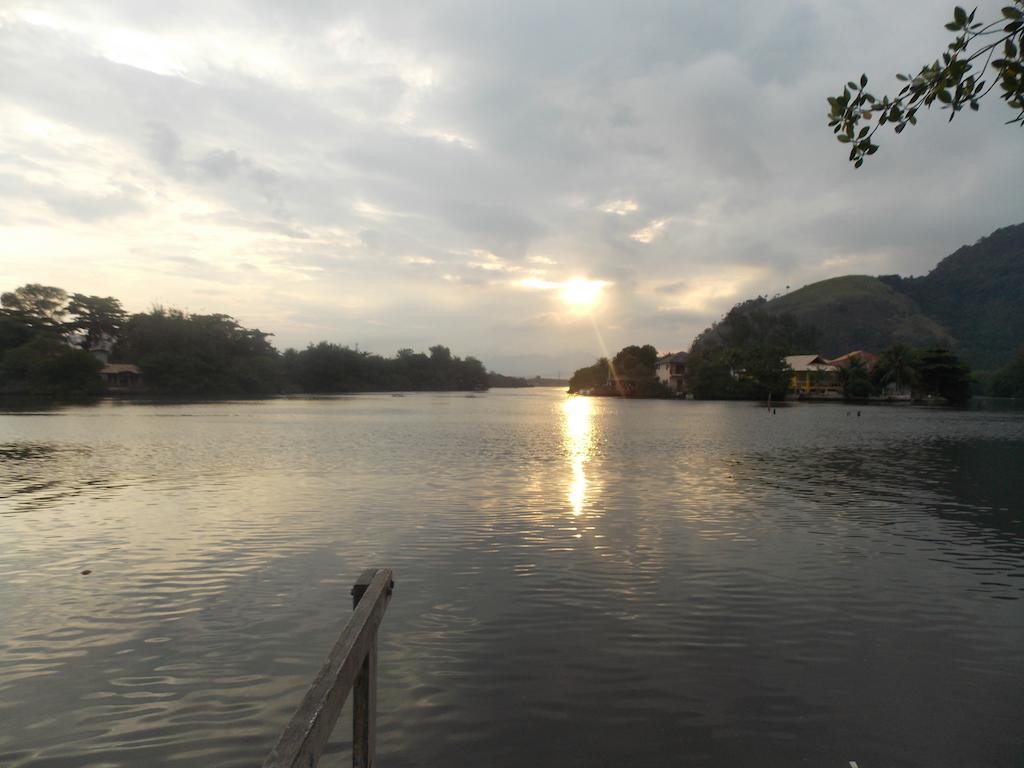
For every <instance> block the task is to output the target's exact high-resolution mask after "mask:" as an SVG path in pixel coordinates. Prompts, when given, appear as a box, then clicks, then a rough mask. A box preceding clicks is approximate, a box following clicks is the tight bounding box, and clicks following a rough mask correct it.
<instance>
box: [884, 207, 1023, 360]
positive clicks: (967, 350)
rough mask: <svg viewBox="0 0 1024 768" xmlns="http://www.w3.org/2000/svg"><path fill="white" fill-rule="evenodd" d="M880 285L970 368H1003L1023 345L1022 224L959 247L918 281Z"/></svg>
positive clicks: (890, 277) (892, 279)
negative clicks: (911, 304) (941, 331)
mask: <svg viewBox="0 0 1024 768" xmlns="http://www.w3.org/2000/svg"><path fill="white" fill-rule="evenodd" d="M881 280H882V281H883V282H885V283H886V284H887V285H889V286H891V287H892V288H894V289H895V290H897V291H899V292H900V293H902V294H904V295H905V296H908V297H909V298H911V299H913V300H914V301H915V302H917V304H918V306H920V307H921V309H922V310H923V311H924V312H925V313H926V314H927V315H928V316H929V317H931V318H934V319H935V320H936V321H937V322H939V323H941V324H942V325H943V326H945V327H946V328H948V329H949V331H950V333H951V334H952V335H953V337H954V338H955V339H956V345H955V347H954V348H955V350H956V351H957V352H958V353H959V355H960V356H961V357H963V358H964V360H966V361H967V362H969V363H970V364H971V365H973V366H975V367H976V368H979V369H986V368H997V367H999V366H1001V365H1005V364H1006V363H1007V362H1009V361H1010V359H1011V358H1012V357H1013V354H1014V353H1015V352H1016V351H1017V350H1018V349H1019V348H1020V347H1021V346H1022V345H1024V224H1017V225H1016V226H1013V227H1004V228H1003V229H997V230H996V231H995V232H993V233H992V234H991V235H989V236H988V237H983V238H982V239H981V240H979V241H978V242H977V243H975V244H974V245H965V246H963V247H962V248H960V249H958V250H957V251H955V252H954V253H953V254H951V255H949V256H947V257H946V258H944V259H943V260H942V261H940V262H939V263H938V264H937V265H936V267H935V269H933V270H932V271H931V272H929V273H928V274H927V275H925V276H924V277H910V278H901V277H898V276H896V275H885V276H883V277H882V278H881Z"/></svg>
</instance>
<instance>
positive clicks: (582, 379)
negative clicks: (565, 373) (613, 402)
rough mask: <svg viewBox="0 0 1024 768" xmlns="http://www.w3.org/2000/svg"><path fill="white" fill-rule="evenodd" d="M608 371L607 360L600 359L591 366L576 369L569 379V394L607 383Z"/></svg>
mask: <svg viewBox="0 0 1024 768" xmlns="http://www.w3.org/2000/svg"><path fill="white" fill-rule="evenodd" d="M609 371H610V367H609V363H608V358H607V357H602V358H601V359H599V360H598V361H597V362H596V363H594V364H593V365H590V366H587V367H585V368H580V369H578V370H577V371H576V372H575V373H573V375H572V378H570V379H569V392H582V391H583V390H585V389H596V388H598V387H603V386H604V385H605V384H607V383H608V374H609Z"/></svg>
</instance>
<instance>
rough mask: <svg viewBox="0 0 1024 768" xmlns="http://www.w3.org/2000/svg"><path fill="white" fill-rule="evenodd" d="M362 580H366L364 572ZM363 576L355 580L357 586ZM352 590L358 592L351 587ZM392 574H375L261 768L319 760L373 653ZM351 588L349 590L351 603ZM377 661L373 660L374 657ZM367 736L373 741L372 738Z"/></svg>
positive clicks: (304, 766) (295, 767)
mask: <svg viewBox="0 0 1024 768" xmlns="http://www.w3.org/2000/svg"><path fill="white" fill-rule="evenodd" d="M363 576H367V573H365V572H364V574H363ZM363 576H361V577H360V579H361V580H362V578H363ZM356 586H357V587H359V586H361V584H360V582H356ZM392 586H393V583H392V581H391V570H390V569H388V568H382V569H380V570H378V571H376V572H375V573H374V574H373V576H372V578H370V580H369V584H368V585H367V586H366V589H365V591H363V592H362V594H361V595H360V598H361V599H359V600H358V604H357V605H356V609H355V611H354V612H353V613H352V617H351V618H350V619H349V621H348V624H346V625H345V628H344V629H343V630H342V632H341V636H340V637H339V638H338V642H337V643H335V645H334V648H332V649H331V652H330V654H329V655H328V657H327V661H325V662H324V665H323V667H321V669H320V672H319V673H318V674H317V676H316V678H315V679H314V680H313V684H312V686H310V689H309V690H308V691H307V692H306V695H305V697H304V698H303V700H302V703H301V704H300V705H299V708H298V709H297V710H296V712H295V714H294V715H293V716H292V719H291V721H289V723H288V725H287V726H286V727H285V730H284V733H283V734H282V735H281V738H280V739H279V740H278V742H277V745H276V746H275V747H274V749H273V750H272V751H271V752H270V755H269V756H268V757H267V759H266V761H264V763H263V766H264V768H300V767H301V768H311V766H315V765H316V763H317V761H318V760H319V759H320V754H321V753H322V752H323V749H324V747H325V746H326V744H327V740H328V739H329V738H330V735H331V731H332V730H334V725H335V723H336V722H337V720H338V716H339V715H340V714H341V708H342V706H343V705H344V704H345V699H346V698H348V692H349V691H350V690H351V689H352V686H353V684H354V683H355V680H356V676H357V675H358V673H359V672H360V671H361V670H362V668H363V665H364V662H365V661H366V660H367V656H368V654H369V653H370V651H371V650H372V649H374V648H375V647H376V639H377V628H378V627H379V626H380V623H381V620H382V619H383V618H384V611H385V610H386V609H387V606H388V602H389V601H390V598H391V588H392ZM355 591H356V587H353V597H355ZM374 656H376V654H374ZM369 735H373V734H372V732H370V733H369Z"/></svg>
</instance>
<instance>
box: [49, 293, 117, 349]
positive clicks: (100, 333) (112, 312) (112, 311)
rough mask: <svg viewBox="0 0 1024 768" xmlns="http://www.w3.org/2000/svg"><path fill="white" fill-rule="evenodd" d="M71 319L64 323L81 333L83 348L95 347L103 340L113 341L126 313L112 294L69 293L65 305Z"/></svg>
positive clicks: (69, 328) (66, 326) (67, 327)
mask: <svg viewBox="0 0 1024 768" xmlns="http://www.w3.org/2000/svg"><path fill="white" fill-rule="evenodd" d="M67 313H68V314H69V315H71V320H69V321H68V322H66V323H65V324H64V328H65V329H66V330H68V331H72V332H75V331H77V332H79V333H82V334H83V335H84V336H85V338H84V340H83V342H82V347H83V348H84V349H87V350H88V349H95V348H96V347H98V346H99V345H100V344H102V343H103V342H104V341H109V342H113V340H114V339H116V338H117V334H118V332H119V331H120V330H121V326H122V325H124V324H125V322H126V321H127V320H128V315H127V314H126V313H125V311H124V307H122V306H121V302H120V301H118V300H117V299H115V298H114V297H113V296H107V297H105V298H103V297H100V296H86V295H85V294H82V293H74V294H72V295H71V301H69V302H68V305H67Z"/></svg>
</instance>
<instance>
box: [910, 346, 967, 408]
mask: <svg viewBox="0 0 1024 768" xmlns="http://www.w3.org/2000/svg"><path fill="white" fill-rule="evenodd" d="M918 375H919V376H920V379H921V388H922V389H923V390H924V392H925V394H927V395H933V396H936V395H937V396H939V397H942V398H945V399H946V400H947V401H949V402H950V403H953V404H957V405H960V404H963V403H966V402H967V401H968V400H969V399H970V397H971V369H970V368H969V367H967V365H965V364H964V363H962V362H960V360H959V359H958V358H957V356H956V355H954V354H953V353H952V352H949V351H948V350H945V349H926V350H924V351H923V352H922V353H921V355H920V363H919V365H918Z"/></svg>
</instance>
